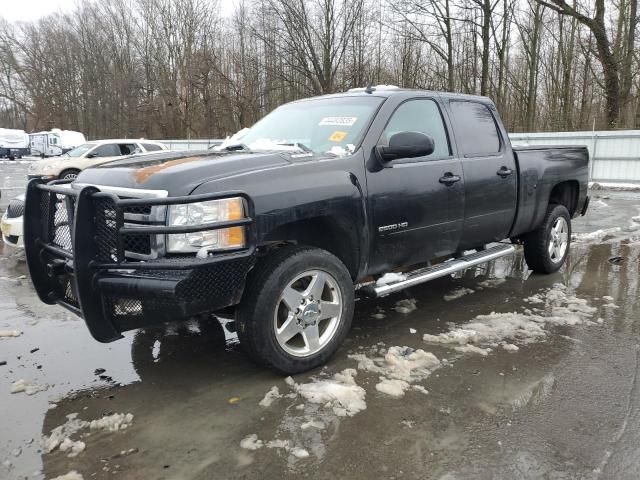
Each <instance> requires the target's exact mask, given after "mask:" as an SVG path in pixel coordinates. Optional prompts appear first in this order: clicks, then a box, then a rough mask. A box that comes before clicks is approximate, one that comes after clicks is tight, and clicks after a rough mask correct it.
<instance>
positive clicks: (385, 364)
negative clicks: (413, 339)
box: [349, 347, 440, 382]
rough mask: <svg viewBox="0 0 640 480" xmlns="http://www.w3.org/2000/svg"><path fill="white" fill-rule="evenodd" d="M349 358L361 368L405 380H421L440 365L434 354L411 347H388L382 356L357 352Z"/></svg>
mask: <svg viewBox="0 0 640 480" xmlns="http://www.w3.org/2000/svg"><path fill="white" fill-rule="evenodd" d="M349 358H350V359H352V360H356V361H357V362H358V368H359V369H361V370H366V371H369V372H373V373H378V374H380V375H382V376H384V377H386V378H392V379H397V380H404V381H405V382H412V381H417V380H422V379H424V378H426V377H428V376H429V375H430V374H431V372H432V371H433V370H435V369H436V368H438V367H439V366H440V360H438V358H437V357H436V356H435V355H434V354H432V353H430V352H425V351H424V350H422V349H417V350H414V349H413V348H411V347H390V348H389V349H388V350H387V352H386V354H385V355H384V357H378V358H369V357H367V356H366V355H364V354H362V353H358V354H354V355H349Z"/></svg>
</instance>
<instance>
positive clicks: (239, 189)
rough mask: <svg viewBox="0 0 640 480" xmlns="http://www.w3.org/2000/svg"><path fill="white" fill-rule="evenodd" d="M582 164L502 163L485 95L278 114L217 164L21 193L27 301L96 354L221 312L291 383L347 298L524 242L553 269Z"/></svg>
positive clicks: (327, 104)
mask: <svg viewBox="0 0 640 480" xmlns="http://www.w3.org/2000/svg"><path fill="white" fill-rule="evenodd" d="M588 162H589V159H588V152H587V149H586V148H584V147H551V148H542V147H533V148H522V149H513V148H512V147H511V144H510V143H509V138H508V136H507V132H506V130H505V128H504V127H503V125H502V123H501V120H500V117H499V115H498V112H497V111H496V108H495V106H494V104H493V103H492V102H491V101H490V100H489V99H487V98H484V97H478V96H468V95H456V94H449V93H438V92H429V91H419V90H402V89H397V88H396V89H383V88H380V89H376V88H372V87H369V88H366V89H360V90H356V91H350V92H348V93H342V94H335V95H327V96H323V97H317V98H311V99H307V100H301V101H297V102H293V103H289V104H286V105H284V106H282V107H280V108H278V109H276V110H275V111H273V112H272V113H270V114H269V115H267V116H266V117H265V118H263V119H262V120H260V121H259V122H258V123H256V124H255V125H254V126H253V127H252V128H251V129H250V130H249V131H248V132H246V133H245V134H244V135H243V136H242V137H241V138H238V139H237V143H235V144H227V145H226V147H225V149H224V151H220V152H212V151H208V152H201V153H200V154H197V153H194V152H190V153H176V152H173V153H169V152H167V153H162V154H158V155H155V156H153V157H149V158H140V157H135V158H127V159H123V160H116V161H112V162H110V163H108V164H105V165H101V166H98V167H95V168H88V169H86V170H84V171H83V172H82V173H81V174H80V175H79V176H78V178H77V180H76V181H75V182H73V183H71V184H65V183H51V184H46V183H45V182H43V181H42V180H41V179H37V180H33V181H31V182H30V183H29V186H28V188H27V197H26V205H25V212H26V216H25V218H26V221H25V232H24V233H25V235H24V239H25V250H26V258H27V262H28V266H29V270H30V272H31V278H32V280H33V283H34V285H35V288H36V291H37V292H38V295H39V297H40V299H41V300H42V301H43V302H45V303H49V304H54V303H58V304H60V305H63V306H65V307H67V308H68V309H70V310H71V311H73V312H75V313H76V314H78V315H79V316H81V317H83V318H84V320H85V322H86V324H87V327H88V328H89V331H90V332H91V334H92V335H93V336H94V338H96V339H97V340H99V341H101V342H111V341H114V340H117V339H119V338H122V332H123V331H126V330H131V329H134V328H139V327H142V326H145V325H151V324H157V323H161V322H167V321H175V320H179V319H187V318H189V317H190V316H192V315H196V314H202V313H210V312H213V313H215V312H218V311H221V310H222V309H225V312H229V311H231V309H232V308H233V309H234V311H235V319H236V328H237V332H238V336H239V338H240V342H241V344H242V346H243V347H244V349H245V350H246V351H247V352H248V354H249V355H250V357H251V358H253V359H255V360H257V361H259V362H261V363H264V364H266V365H268V366H270V367H273V368H275V369H276V370H278V371H280V372H283V373H295V372H302V371H305V370H308V369H310V368H313V367H317V366H319V365H321V364H323V363H324V362H326V361H327V360H328V359H329V358H330V357H331V355H332V354H333V353H334V352H335V351H336V350H337V348H338V347H339V345H340V344H341V342H342V341H343V339H344V338H345V336H346V335H347V332H348V330H349V328H350V325H351V319H352V316H353V312H354V294H355V289H361V291H362V293H365V294H368V295H371V296H373V297H379V296H383V295H387V294H389V293H392V292H396V291H399V290H401V289H403V288H406V287H409V286H414V285H417V284H420V283H422V282H425V281H428V280H431V279H433V278H437V277H442V276H445V275H450V274H451V273H454V272H456V271H461V270H464V269H466V268H469V267H472V266H474V265H478V264H481V263H484V262H488V261H490V260H493V259H495V258H499V257H501V256H504V255H509V254H511V253H513V252H514V245H513V244H520V243H522V244H523V245H524V256H525V259H526V261H527V263H528V265H529V267H530V268H531V269H532V270H534V271H535V272H540V273H551V272H555V271H557V270H558V269H559V268H560V267H561V266H562V265H563V264H564V262H565V259H566V258H567V255H568V253H569V248H570V241H571V219H572V218H573V217H575V216H578V215H581V214H585V212H586V210H587V207H588V196H587V176H588ZM505 239H510V240H511V243H513V244H510V243H497V244H495V243H493V242H497V241H503V240H505ZM469 250H476V252H475V253H466V252H467V251H469ZM389 272H401V274H398V275H393V276H392V277H393V278H392V279H389V277H390V276H386V274H387V273H389ZM384 276H386V279H385V278H383V277H384Z"/></svg>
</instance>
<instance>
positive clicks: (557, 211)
mask: <svg viewBox="0 0 640 480" xmlns="http://www.w3.org/2000/svg"><path fill="white" fill-rule="evenodd" d="M570 246H571V215H570V214H569V211H568V210H567V207H565V206H564V205H557V204H551V205H549V207H548V208H547V213H546V214H545V216H544V220H543V221H542V224H541V225H540V227H538V229H537V230H534V231H533V232H531V233H529V234H527V235H526V236H525V238H524V258H525V260H526V262H527V265H529V268H531V270H533V271H534V272H537V273H553V272H556V271H558V270H559V269H560V267H562V265H563V264H564V262H565V260H566V259H567V255H568V254H569V248H570Z"/></svg>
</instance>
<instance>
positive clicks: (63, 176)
mask: <svg viewBox="0 0 640 480" xmlns="http://www.w3.org/2000/svg"><path fill="white" fill-rule="evenodd" d="M78 175H80V170H77V169H75V168H68V169H67V170H63V171H62V172H61V173H60V180H75V179H76V178H78Z"/></svg>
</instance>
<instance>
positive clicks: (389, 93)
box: [296, 85, 493, 103]
mask: <svg viewBox="0 0 640 480" xmlns="http://www.w3.org/2000/svg"><path fill="white" fill-rule="evenodd" d="M370 88H371V89H370V90H368V87H366V88H365V87H363V88H352V89H349V90H347V91H346V92H340V93H330V94H327V95H319V96H316V97H311V98H305V99H300V100H296V102H304V101H306V100H313V99H318V98H339V97H352V96H353V97H362V96H373V97H384V98H389V97H393V96H396V95H398V96H410V95H411V94H421V95H425V94H426V95H433V96H439V97H444V98H457V99H461V100H475V101H476V102H482V103H493V102H492V101H491V99H490V98H488V97H484V96H481V95H469V94H465V93H452V92H444V91H437V90H424V89H416V88H400V87H397V86H395V85H375V86H371V87H370Z"/></svg>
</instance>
